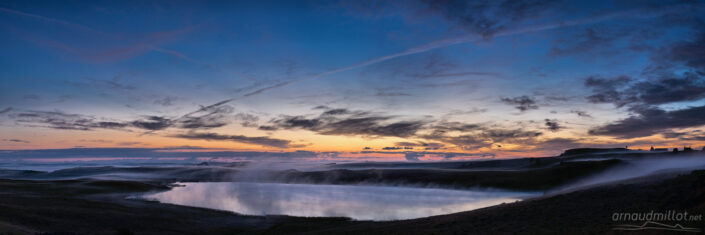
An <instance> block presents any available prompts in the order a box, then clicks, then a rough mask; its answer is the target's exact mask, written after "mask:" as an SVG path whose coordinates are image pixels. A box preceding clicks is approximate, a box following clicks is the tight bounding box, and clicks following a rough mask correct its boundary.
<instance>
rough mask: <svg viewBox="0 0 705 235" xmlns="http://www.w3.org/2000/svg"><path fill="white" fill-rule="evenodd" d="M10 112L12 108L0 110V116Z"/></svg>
mask: <svg viewBox="0 0 705 235" xmlns="http://www.w3.org/2000/svg"><path fill="white" fill-rule="evenodd" d="M10 111H12V107H7V108H5V109H3V110H0V114H6V113H9V112H10Z"/></svg>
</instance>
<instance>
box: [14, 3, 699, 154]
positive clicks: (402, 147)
mask: <svg viewBox="0 0 705 235" xmlns="http://www.w3.org/2000/svg"><path fill="white" fill-rule="evenodd" d="M0 48H1V49H2V53H0V67H1V68H2V70H0V84H1V85H0V149H3V150H21V151H31V150H42V149H43V150H47V149H54V150H57V149H67V150H65V151H66V152H68V153H75V152H74V151H76V149H79V150H80V149H85V151H89V150H90V151H91V153H92V154H97V155H101V156H102V155H111V154H115V155H119V154H120V153H119V152H120V150H121V149H123V150H130V151H133V150H135V151H137V150H139V151H145V152H154V151H177V150H178V151H185V152H209V153H211V152H222V153H229V154H237V153H241V155H243V156H245V155H246V156H254V157H256V156H258V155H267V156H270V155H277V156H280V155H281V156H284V157H292V156H299V155H306V156H316V157H319V158H327V157H328V158H330V157H334V158H344V159H365V160H368V159H401V160H410V161H416V160H460V159H468V158H502V157H534V156H551V155H556V154H560V153H561V152H562V151H563V150H565V149H569V148H577V147H624V146H629V148H632V149H637V148H641V149H648V148H649V147H650V146H655V147H671V148H672V147H682V146H693V147H694V148H698V149H699V148H702V146H705V132H704V131H705V128H703V127H704V126H705V60H704V58H705V1H621V0H614V1H560V0H548V1H538V0H528V1H510V0H506V1H501V0H500V1H452V0H445V1H427V0H407V1H393V0H390V1H233V2H225V1H199V2H194V1H168V2H165V1H119V2H98V1H0ZM101 149H103V152H101V153H97V152H93V151H98V152H100V151H101ZM116 149H117V150H116ZM219 156H220V155H219Z"/></svg>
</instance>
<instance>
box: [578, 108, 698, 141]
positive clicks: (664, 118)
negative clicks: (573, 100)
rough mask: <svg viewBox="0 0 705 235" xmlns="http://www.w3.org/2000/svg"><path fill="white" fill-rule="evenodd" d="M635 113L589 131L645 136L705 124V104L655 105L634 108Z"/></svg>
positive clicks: (595, 133)
mask: <svg viewBox="0 0 705 235" xmlns="http://www.w3.org/2000/svg"><path fill="white" fill-rule="evenodd" d="M633 112H634V113H635V114H634V115H632V116H630V117H628V118H625V119H622V120H619V121H616V122H614V123H610V124H607V125H603V126H598V127H595V128H593V129H591V130H590V131H589V133H590V134H592V135H607V136H614V137H618V138H635V137H645V136H651V135H654V134H658V133H659V132H662V131H664V130H668V129H671V128H687V127H697V126H702V125H705V106H695V107H688V108H684V109H680V110H673V111H665V110H662V109H659V108H654V107H639V108H634V109H633Z"/></svg>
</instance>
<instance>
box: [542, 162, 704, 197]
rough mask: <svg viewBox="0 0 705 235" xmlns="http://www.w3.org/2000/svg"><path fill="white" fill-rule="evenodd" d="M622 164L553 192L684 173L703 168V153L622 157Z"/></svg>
mask: <svg viewBox="0 0 705 235" xmlns="http://www.w3.org/2000/svg"><path fill="white" fill-rule="evenodd" d="M604 159H605V158H601V159H589V158H584V159H577V160H576V161H590V160H595V161H598V160H604ZM622 160H623V161H624V164H621V165H618V166H615V167H612V168H610V169H607V170H605V171H603V172H600V173H598V174H594V175H591V176H588V177H586V178H584V179H580V180H578V181H577V182H575V183H572V184H570V185H566V186H563V187H559V188H558V189H555V190H554V191H555V192H563V191H568V190H574V189H579V188H583V187H588V186H593V185H600V184H606V183H610V182H615V181H621V180H628V179H634V178H639V177H645V176H649V175H654V174H659V173H685V172H688V171H691V170H698V169H705V156H704V155H684V156H678V155H666V156H649V157H633V158H624V159H622Z"/></svg>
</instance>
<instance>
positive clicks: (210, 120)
mask: <svg viewBox="0 0 705 235" xmlns="http://www.w3.org/2000/svg"><path fill="white" fill-rule="evenodd" d="M234 110H235V109H234V108H233V107H231V106H228V105H222V106H215V107H212V108H208V109H207V110H204V111H202V112H198V113H193V114H191V115H187V116H184V117H182V118H180V119H176V120H175V122H176V123H177V124H176V126H177V127H179V128H183V129H211V128H217V127H222V126H226V125H228V124H230V122H232V121H233V120H234V119H235V118H236V117H233V116H230V114H232V113H233V111H234ZM197 114H200V115H197Z"/></svg>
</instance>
